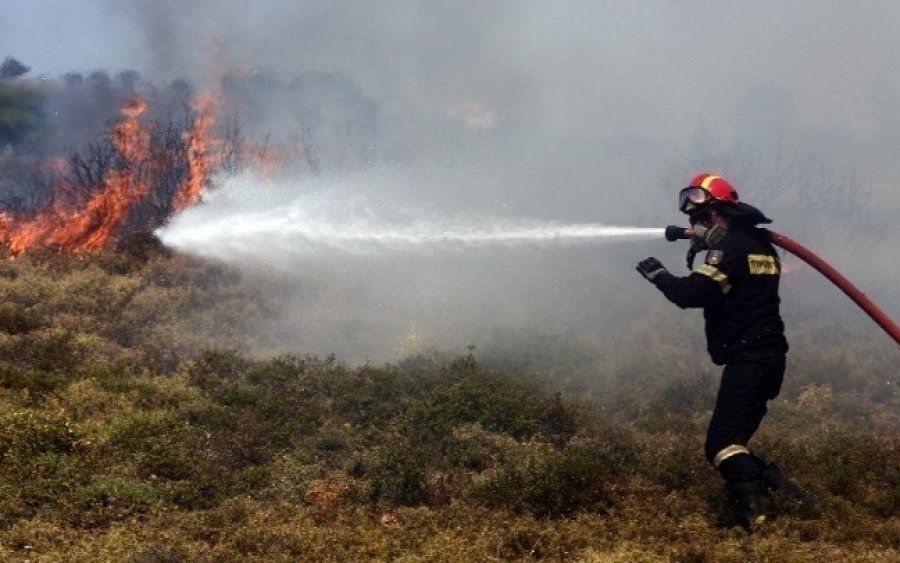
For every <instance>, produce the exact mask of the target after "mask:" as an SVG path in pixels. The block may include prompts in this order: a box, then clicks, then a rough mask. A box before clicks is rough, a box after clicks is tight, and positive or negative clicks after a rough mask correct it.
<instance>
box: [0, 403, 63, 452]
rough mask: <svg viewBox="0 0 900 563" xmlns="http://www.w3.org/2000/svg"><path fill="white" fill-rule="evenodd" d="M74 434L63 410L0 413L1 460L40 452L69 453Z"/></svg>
mask: <svg viewBox="0 0 900 563" xmlns="http://www.w3.org/2000/svg"><path fill="white" fill-rule="evenodd" d="M76 442H77V436H76V435H75V433H74V431H73V430H72V428H70V426H69V421H68V419H67V418H66V417H65V416H63V415H62V414H53V413H48V412H43V411H39V410H33V409H22V410H14V411H11V412H6V413H0V460H2V462H3V463H7V462H9V461H11V460H14V459H15V460H24V459H27V458H30V457H33V456H37V455H39V454H42V453H52V452H59V453H68V452H71V451H72V450H73V449H74V447H75V444H76Z"/></svg>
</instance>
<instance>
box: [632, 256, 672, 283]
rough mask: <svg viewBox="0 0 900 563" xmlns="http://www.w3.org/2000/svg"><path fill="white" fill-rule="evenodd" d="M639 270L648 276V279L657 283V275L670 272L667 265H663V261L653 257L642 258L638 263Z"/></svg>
mask: <svg viewBox="0 0 900 563" xmlns="http://www.w3.org/2000/svg"><path fill="white" fill-rule="evenodd" d="M637 271H638V273H640V274H641V275H642V276H644V277H645V278H647V281H649V282H652V283H655V280H656V277H657V276H659V275H660V274H662V273H669V271H668V270H666V268H665V266H663V265H662V262H660V261H659V260H657V259H656V258H653V257H650V258H647V259H646V260H641V261H640V262H639V263H638V265H637Z"/></svg>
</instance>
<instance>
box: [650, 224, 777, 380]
mask: <svg viewBox="0 0 900 563" xmlns="http://www.w3.org/2000/svg"><path fill="white" fill-rule="evenodd" d="M780 276H781V261H780V260H779V259H778V253H777V252H776V251H775V248H774V247H773V246H772V244H771V243H770V242H769V238H768V232H767V231H766V230H765V229H759V228H756V227H732V228H731V229H729V231H728V233H727V234H726V235H725V236H724V237H723V238H722V240H721V241H719V242H718V243H717V244H716V245H715V247H714V248H712V249H710V250H709V251H708V252H707V253H706V259H705V260H704V263H703V264H701V265H700V266H698V267H696V268H695V269H694V271H693V272H691V274H690V275H689V276H687V277H678V276H674V275H672V274H670V273H668V272H663V273H661V274H660V275H658V276H657V277H656V278H655V279H654V280H653V281H654V284H655V285H656V287H658V288H659V289H660V291H662V292H663V294H665V296H666V297H667V298H668V299H669V301H671V302H673V303H675V304H676V305H678V306H679V307H681V308H687V307H702V308H703V317H704V319H705V320H706V342H707V348H708V350H709V355H710V356H711V357H712V361H713V362H715V363H716V364H718V365H724V364H727V363H732V362H738V361H750V362H774V361H778V360H780V359H783V358H784V354H785V352H787V349H788V344H787V340H785V338H784V322H782V320H781V315H780V314H779V310H778V306H779V304H780V303H781V299H780V298H779V297H778V282H779V279H780Z"/></svg>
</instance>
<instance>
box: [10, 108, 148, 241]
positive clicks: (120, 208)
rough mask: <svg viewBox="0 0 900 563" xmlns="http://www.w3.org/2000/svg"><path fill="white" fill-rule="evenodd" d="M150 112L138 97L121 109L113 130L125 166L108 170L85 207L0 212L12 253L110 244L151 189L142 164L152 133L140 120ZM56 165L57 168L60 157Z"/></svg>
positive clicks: (66, 187) (66, 186)
mask: <svg viewBox="0 0 900 563" xmlns="http://www.w3.org/2000/svg"><path fill="white" fill-rule="evenodd" d="M146 111H147V103H146V101H144V100H143V99H142V98H137V97H136V98H132V99H130V100H128V102H126V104H125V106H124V107H123V108H122V116H123V117H124V119H123V120H122V121H120V122H118V123H116V124H115V125H113V127H112V131H111V133H112V142H113V146H114V148H115V149H116V152H117V153H118V155H119V156H120V158H121V160H122V162H121V165H120V166H118V167H116V168H112V169H110V171H109V172H108V173H107V174H106V176H105V177H104V178H103V182H102V186H101V189H100V190H99V191H98V192H97V193H95V194H94V195H92V196H91V197H89V198H87V201H86V203H85V204H84V206H83V208H81V209H77V210H71V209H68V208H67V207H66V206H65V205H63V204H60V203H56V204H53V205H52V206H51V207H50V208H49V209H47V210H44V211H41V212H40V213H38V214H37V216H35V217H34V218H32V219H17V218H15V217H13V216H12V215H11V214H9V213H3V214H0V239H2V240H4V241H6V243H7V245H8V246H9V251H10V253H11V254H12V255H18V254H21V253H23V252H25V251H27V250H28V249H30V248H34V247H40V246H53V247H56V248H59V249H60V250H65V251H72V252H79V251H84V250H93V249H98V248H102V247H103V246H106V245H107V244H108V243H109V242H110V240H111V238H112V237H113V236H114V235H115V232H116V230H117V229H118V227H119V226H120V225H121V224H122V222H123V221H124V220H125V219H126V218H127V216H128V211H129V210H130V209H131V207H132V206H133V205H134V203H135V202H136V201H138V200H140V199H141V198H142V197H144V196H146V194H147V193H148V192H149V191H150V189H151V185H150V183H149V180H148V179H147V177H146V176H147V175H146V174H144V173H142V172H143V171H142V167H141V164H142V162H144V161H146V160H147V158H148V156H149V152H150V133H149V131H148V130H147V129H146V128H145V127H144V126H143V125H142V124H141V123H140V121H139V119H140V117H141V116H142V115H143V114H144V112H146ZM54 165H55V166H59V161H57V162H56V163H55V164H54ZM57 191H59V192H61V193H62V192H66V191H70V192H71V191H73V186H72V185H71V184H70V183H69V182H68V181H66V180H64V179H63V180H60V181H59V184H58V186H57ZM76 191H77V190H76ZM79 195H80V194H77V193H76V199H80V198H79V197H78V196H79Z"/></svg>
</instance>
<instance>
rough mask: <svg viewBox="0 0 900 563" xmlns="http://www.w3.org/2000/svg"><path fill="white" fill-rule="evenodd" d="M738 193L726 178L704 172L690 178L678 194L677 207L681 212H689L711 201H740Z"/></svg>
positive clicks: (734, 203) (729, 202) (734, 202)
mask: <svg viewBox="0 0 900 563" xmlns="http://www.w3.org/2000/svg"><path fill="white" fill-rule="evenodd" d="M740 201H741V200H740V199H738V194H737V192H736V191H735V189H734V186H732V185H731V183H730V182H728V180H726V179H725V178H722V177H721V176H715V175H713V174H710V173H709V172H704V173H703V174H700V175H699V176H697V177H695V178H694V179H693V180H691V183H690V184H689V185H688V187H686V188H684V189H683V190H681V193H679V194H678V209H679V210H681V212H682V213H687V214H691V213H693V212H694V211H696V210H697V209H698V208H699V207H703V206H706V205H708V204H712V203H728V204H731V205H737V204H738V203H740Z"/></svg>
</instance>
